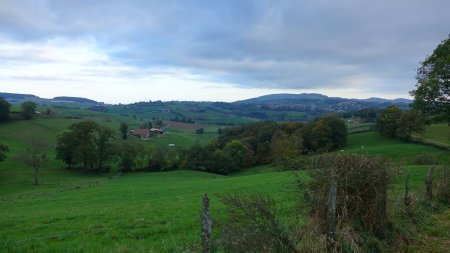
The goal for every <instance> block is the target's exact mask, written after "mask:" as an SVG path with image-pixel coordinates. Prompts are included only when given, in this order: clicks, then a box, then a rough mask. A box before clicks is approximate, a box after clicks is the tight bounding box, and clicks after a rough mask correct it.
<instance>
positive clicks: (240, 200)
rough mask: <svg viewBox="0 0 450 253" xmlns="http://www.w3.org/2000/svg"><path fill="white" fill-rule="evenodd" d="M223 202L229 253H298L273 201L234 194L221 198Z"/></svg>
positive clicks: (225, 244) (224, 238)
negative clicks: (225, 207)
mask: <svg viewBox="0 0 450 253" xmlns="http://www.w3.org/2000/svg"><path fill="white" fill-rule="evenodd" d="M221 201H222V202H223V203H224V204H225V205H226V206H227V209H226V214H227V217H226V219H225V220H224V221H223V222H222V224H221V225H220V235H221V238H222V240H221V242H222V244H223V247H224V249H225V250H226V252H297V250H296V249H295V245H294V243H293V240H292V239H291V237H290V236H289V233H288V232H287V230H286V229H285V228H284V226H283V224H282V223H281V222H280V221H279V219H278V218H277V214H278V209H277V207H276V205H275V202H274V200H273V199H272V198H270V197H268V196H263V195H258V194H249V195H245V194H242V193H234V194H228V195H224V196H221Z"/></svg>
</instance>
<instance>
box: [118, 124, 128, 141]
mask: <svg viewBox="0 0 450 253" xmlns="http://www.w3.org/2000/svg"><path fill="white" fill-rule="evenodd" d="M119 130H120V133H122V139H123V140H126V139H127V133H128V124H127V123H124V122H122V123H120V128H119Z"/></svg>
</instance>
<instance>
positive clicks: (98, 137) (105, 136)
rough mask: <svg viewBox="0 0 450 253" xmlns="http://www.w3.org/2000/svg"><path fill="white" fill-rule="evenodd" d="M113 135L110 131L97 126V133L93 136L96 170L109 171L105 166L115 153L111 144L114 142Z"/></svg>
mask: <svg viewBox="0 0 450 253" xmlns="http://www.w3.org/2000/svg"><path fill="white" fill-rule="evenodd" d="M114 137H115V133H114V131H112V130H111V129H109V128H107V127H105V126H98V127H97V133H96V134H95V138H94V139H95V140H94V142H95V144H96V152H95V153H96V160H97V169H98V170H109V167H108V166H105V165H106V164H107V162H108V161H111V160H112V159H113V158H114V156H115V154H116V152H115V149H114V145H113V144H112V143H111V141H112V140H114Z"/></svg>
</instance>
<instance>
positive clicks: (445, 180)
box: [435, 167, 450, 204]
mask: <svg viewBox="0 0 450 253" xmlns="http://www.w3.org/2000/svg"><path fill="white" fill-rule="evenodd" d="M435 185H436V190H435V192H436V198H437V199H438V200H440V201H442V202H445V203H447V204H450V169H449V168H448V167H443V168H442V173H441V174H440V175H439V176H438V177H437V178H436V183H435Z"/></svg>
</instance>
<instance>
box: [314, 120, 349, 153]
mask: <svg viewBox="0 0 450 253" xmlns="http://www.w3.org/2000/svg"><path fill="white" fill-rule="evenodd" d="M312 138H313V139H314V140H313V143H314V146H313V149H314V150H315V151H319V152H328V151H330V150H333V149H337V148H342V147H344V146H345V143H346V141H347V126H346V125H345V122H344V121H343V120H342V119H340V118H339V117H338V116H336V115H328V116H324V117H321V118H318V119H317V120H316V122H314V123H313V127H312Z"/></svg>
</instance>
